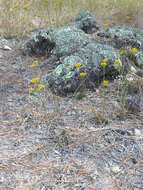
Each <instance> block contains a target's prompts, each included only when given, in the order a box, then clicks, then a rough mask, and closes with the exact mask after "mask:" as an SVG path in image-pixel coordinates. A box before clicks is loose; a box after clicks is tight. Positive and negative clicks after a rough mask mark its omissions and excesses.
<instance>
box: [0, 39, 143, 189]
mask: <svg viewBox="0 0 143 190" xmlns="http://www.w3.org/2000/svg"><path fill="white" fill-rule="evenodd" d="M7 43H8V45H9V46H10V47H11V48H12V50H3V49H2V48H1V49H0V83H1V85H0V109H1V110H0V111H1V113H0V190H11V189H16V190H55V189H59V190H112V189H113V190H116V189H117V190H118V189H119V190H142V189H143V113H142V112H139V113H136V114H134V113H132V114H130V113H128V112H126V115H125V118H124V119H121V118H120V117H119V116H120V115H119V107H120V104H119V97H118V92H119V88H118V87H119V80H115V81H113V82H112V83H110V84H109V87H108V90H107V92H106V98H103V96H102V88H99V89H97V90H96V91H94V92H91V91H87V97H85V98H83V99H82V100H77V99H76V98H75V97H57V96H55V95H53V94H52V93H51V92H50V91H49V89H45V91H44V92H42V93H41V94H40V96H39V95H29V91H28V88H29V87H30V80H31V78H32V76H33V71H32V70H31V69H30V67H29V65H30V64H31V63H32V61H33V58H30V57H25V56H23V55H22V54H21V52H20V51H18V50H17V47H18V46H20V44H21V42H20V41H16V40H9V41H7ZM42 61H43V60H41V59H39V63H40V62H42ZM52 67H53V66H52ZM50 70H51V66H47V68H44V69H43V71H42V73H41V75H43V74H44V73H45V72H50ZM35 72H36V71H35ZM37 74H39V73H37ZM103 105H104V107H103Z"/></svg>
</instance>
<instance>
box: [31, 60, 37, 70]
mask: <svg viewBox="0 0 143 190" xmlns="http://www.w3.org/2000/svg"><path fill="white" fill-rule="evenodd" d="M35 66H39V62H38V61H37V60H35V61H33V63H32V64H31V65H30V68H31V69H32V68H34V67H35Z"/></svg>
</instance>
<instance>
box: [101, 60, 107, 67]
mask: <svg viewBox="0 0 143 190" xmlns="http://www.w3.org/2000/svg"><path fill="white" fill-rule="evenodd" d="M107 61H108V60H107V59H103V60H102V62H101V66H102V67H106V66H107Z"/></svg>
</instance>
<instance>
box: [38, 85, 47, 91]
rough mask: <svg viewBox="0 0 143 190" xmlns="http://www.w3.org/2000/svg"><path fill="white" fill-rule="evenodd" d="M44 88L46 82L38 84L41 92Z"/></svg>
mask: <svg viewBox="0 0 143 190" xmlns="http://www.w3.org/2000/svg"><path fill="white" fill-rule="evenodd" d="M43 88H45V85H44V84H39V85H38V91H39V92H40V90H42V89H43Z"/></svg>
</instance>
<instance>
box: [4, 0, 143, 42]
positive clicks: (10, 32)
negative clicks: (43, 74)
mask: <svg viewBox="0 0 143 190" xmlns="http://www.w3.org/2000/svg"><path fill="white" fill-rule="evenodd" d="M0 5H1V6H0V7H1V8H0V9H1V11H0V16H1V21H0V26H1V33H2V34H3V35H4V36H5V37H6V38H12V37H15V36H21V37H24V36H25V35H26V34H27V31H30V30H32V29H35V28H48V27H55V26H59V25H63V24H65V23H67V22H69V21H72V20H73V19H74V17H75V15H76V14H77V13H78V12H79V11H80V10H83V9H87V10H89V11H91V12H92V13H93V15H94V16H95V18H97V20H98V21H101V22H103V21H104V24H105V23H108V24H109V25H112V24H113V23H116V24H120V25H121V24H125V23H126V24H132V25H135V26H136V25H137V26H138V27H142V23H141V20H140V15H141V14H142V10H143V1H142V0H138V1H137V2H136V1H134V0H108V1H107V0H102V1H101V0H88V1H86V0H80V1H76V0H49V1H47V0H37V1H34V0H23V1H18V0H12V1H9V0H0ZM126 16H128V17H127V18H126ZM135 23H136V24H135Z"/></svg>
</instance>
